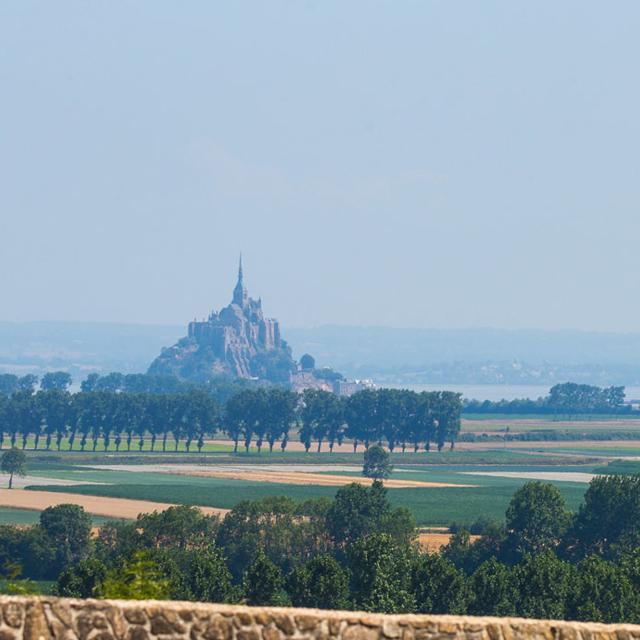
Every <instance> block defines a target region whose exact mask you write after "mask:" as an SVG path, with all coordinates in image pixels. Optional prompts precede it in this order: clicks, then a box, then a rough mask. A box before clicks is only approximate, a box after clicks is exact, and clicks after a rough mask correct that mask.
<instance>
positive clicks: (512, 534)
mask: <svg viewBox="0 0 640 640" xmlns="http://www.w3.org/2000/svg"><path fill="white" fill-rule="evenodd" d="M505 517H506V526H507V533H508V537H507V542H508V545H509V550H510V552H511V553H513V555H514V557H515V558H520V557H522V556H523V555H524V554H526V553H533V554H537V553H543V552H545V551H551V550H553V549H555V548H556V547H557V546H558V545H559V544H560V541H561V539H562V537H563V535H564V534H565V532H566V530H567V527H568V525H569V521H570V514H569V511H568V510H567V505H566V502H565V500H564V497H563V496H562V494H561V493H560V491H559V490H558V488H557V487H555V486H554V485H552V484H549V483H544V482H537V481H534V482H527V483H526V484H525V485H523V486H522V488H521V489H519V490H518V491H516V493H515V494H514V496H513V498H512V499H511V502H510V503H509V506H508V508H507V512H506V514H505Z"/></svg>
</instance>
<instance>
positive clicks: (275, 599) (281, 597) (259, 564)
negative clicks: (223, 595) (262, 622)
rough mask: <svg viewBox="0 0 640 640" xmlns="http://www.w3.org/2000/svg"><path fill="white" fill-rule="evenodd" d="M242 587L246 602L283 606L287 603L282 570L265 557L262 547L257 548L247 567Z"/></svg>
mask: <svg viewBox="0 0 640 640" xmlns="http://www.w3.org/2000/svg"><path fill="white" fill-rule="evenodd" d="M243 589H244V595H245V598H246V600H247V603H248V604H252V605H271V606H283V605H286V604H287V603H288V596H287V594H286V592H285V591H284V578H283V575H282V571H280V569H279V568H278V567H277V566H276V565H275V564H274V563H273V562H271V560H269V558H267V556H266V555H265V554H264V551H262V549H260V550H258V552H257V554H256V556H255V558H254V560H253V562H252V563H251V564H250V565H249V567H248V568H247V571H246V573H245V575H244V580H243Z"/></svg>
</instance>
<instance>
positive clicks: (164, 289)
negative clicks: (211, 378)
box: [0, 0, 640, 330]
mask: <svg viewBox="0 0 640 640" xmlns="http://www.w3.org/2000/svg"><path fill="white" fill-rule="evenodd" d="M639 32H640V3H638V2H622V1H620V2H612V3H603V2H585V1H583V0H581V1H575V2H569V1H565V0H563V1H562V2H555V1H548V2H526V3H525V2H514V1H513V0H505V1H504V2H490V1H487V0H485V1H483V2H475V1H468V2H456V1H452V0H443V1H441V2H435V1H431V2H429V1H426V0H420V1H416V2H411V1H408V0H407V1H400V0H392V1H389V2H374V1H373V0H366V1H362V2H359V1H354V0H350V1H348V2H344V1H335V2H331V1H329V0H318V1H317V2H303V1H297V2H294V1H288V2H281V1H275V0H269V1H268V2H257V1H256V2H209V1H206V2H204V1H203V2H196V1H190V2H175V1H172V2H162V1H159V0H148V1H147V2H142V1H136V2H118V1H114V2H111V1H106V0H105V1H102V2H98V1H97V0H96V1H93V2H85V1H81V2H70V1H66V2H65V1H58V2H50V1H47V0H43V1H41V2H30V1H28V0H14V1H12V0H4V1H3V2H2V3H0V234H1V236H0V247H1V248H0V320H116V321H132V322H157V323H176V322H186V321H187V320H189V319H191V318H192V317H193V316H194V315H198V316H201V315H204V314H205V313H207V312H208V311H209V309H210V308H211V307H214V306H215V307H219V306H222V305H223V304H226V303H227V302H228V300H229V299H230V295H231V289H232V287H233V284H234V278H235V269H236V261H237V256H238V252H239V251H240V250H242V251H243V254H244V256H245V267H246V269H245V272H246V282H247V285H248V287H249V290H250V293H252V294H255V295H262V297H263V299H264V301H265V307H266V311H267V312H268V313H269V314H271V315H275V316H277V317H279V318H280V319H281V320H282V321H283V322H284V323H285V324H288V325H312V324H322V323H340V324H377V325H394V326H421V327H459V326H479V325H492V326H497V327H541V328H546V327H549V328H555V327H578V328H589V329H613V330H640V295H638V293H639V292H638V284H639V280H640V237H639V236H640V234H639V233H638V231H639V230H640V175H639V174H640V170H639V168H640V158H639V155H640V82H639V81H638V73H639V72H638V61H639V60H640V38H639V37H638V33H639Z"/></svg>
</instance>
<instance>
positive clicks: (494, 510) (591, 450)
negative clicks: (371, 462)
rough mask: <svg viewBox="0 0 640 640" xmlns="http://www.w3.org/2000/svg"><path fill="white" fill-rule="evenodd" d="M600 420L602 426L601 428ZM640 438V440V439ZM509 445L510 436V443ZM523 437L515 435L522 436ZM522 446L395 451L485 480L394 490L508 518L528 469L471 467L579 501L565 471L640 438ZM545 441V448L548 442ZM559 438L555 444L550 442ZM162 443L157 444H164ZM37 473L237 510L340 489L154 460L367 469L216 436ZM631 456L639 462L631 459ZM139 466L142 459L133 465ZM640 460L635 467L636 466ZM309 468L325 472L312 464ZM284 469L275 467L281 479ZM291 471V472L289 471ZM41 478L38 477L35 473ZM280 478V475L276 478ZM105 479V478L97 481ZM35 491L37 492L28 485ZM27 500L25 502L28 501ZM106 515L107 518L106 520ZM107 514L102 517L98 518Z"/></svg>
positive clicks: (423, 466)
mask: <svg viewBox="0 0 640 640" xmlns="http://www.w3.org/2000/svg"><path fill="white" fill-rule="evenodd" d="M599 428H600V427H599ZM639 440H640V438H639ZM508 444H509V443H508ZM514 444H515V443H514ZM517 444H518V445H519V446H518V447H515V446H514V447H513V448H509V446H507V448H504V447H503V446H502V444H500V443H498V444H497V445H494V446H493V447H490V446H488V447H485V448H482V449H478V448H469V449H463V448H462V447H460V448H456V449H455V450H453V451H450V450H448V449H447V450H443V451H442V452H437V451H431V452H428V453H427V452H424V451H421V452H418V453H414V452H413V451H411V452H407V453H404V454H402V453H399V452H396V453H393V454H392V462H393V464H394V466H395V467H396V472H395V473H394V474H393V476H392V477H393V478H395V479H405V480H412V481H420V482H430V483H450V484H467V485H477V486H473V487H438V488H433V487H428V488H427V487H419V488H392V489H389V498H390V500H391V502H392V503H393V504H394V505H396V506H404V507H407V508H408V509H410V510H411V512H412V513H413V514H414V516H415V518H416V520H417V522H418V524H419V525H421V526H447V525H449V524H450V523H451V522H453V521H455V522H459V523H462V522H467V523H469V522H473V521H475V520H477V519H478V518H481V517H482V518H495V519H502V518H503V516H504V511H505V509H506V506H507V504H508V502H509V500H510V499H511V496H512V495H513V493H514V492H515V491H516V490H517V489H518V488H519V487H520V486H522V484H523V483H524V482H525V481H526V480H525V479H523V478H518V477H494V476H484V475H467V473H468V472H478V471H480V472H495V473H498V472H504V471H509V472H510V473H514V472H515V473H533V474H536V473H542V474H544V475H543V477H549V476H548V474H549V473H552V474H553V476H552V482H553V483H554V484H555V485H556V486H558V488H559V489H560V491H561V492H562V493H563V495H564V496H565V498H566V500H567V502H568V504H569V506H570V508H572V509H575V508H577V507H578V505H579V504H580V501H581V499H582V496H583V494H584V492H585V490H586V488H587V484H585V483H578V482H571V481H567V479H566V478H563V474H564V473H575V472H579V473H591V472H593V471H594V469H598V470H599V471H600V472H602V469H606V464H607V463H608V462H609V461H610V460H611V459H612V458H614V457H619V458H625V457H629V456H633V455H638V456H640V445H638V446H637V447H636V445H635V443H634V445H633V446H630V445H629V444H628V443H624V442H618V443H611V445H612V446H609V445H610V443H599V445H598V446H596V445H594V444H593V443H588V445H586V444H583V443H577V442H575V441H573V442H553V443H540V444H537V443H526V446H524V447H523V446H522V445H523V444H524V443H517ZM543 445H544V446H543ZM550 445H552V446H550ZM156 449H157V447H156ZM27 455H28V459H27V471H28V474H29V476H31V477H33V476H37V477H39V478H42V482H38V481H34V483H33V484H32V485H31V486H30V488H31V489H36V488H37V489H41V490H44V491H49V492H58V493H65V494H69V495H71V494H82V495H84V496H97V497H99V496H103V497H112V498H122V499H129V500H146V501H149V502H151V503H183V504H191V505H199V506H209V507H217V508H226V509H228V508H232V507H234V506H235V505H236V504H237V503H238V502H240V501H241V500H257V499H261V498H264V497H268V496H277V495H286V496H289V497H291V498H293V499H294V500H299V501H302V500H307V499H310V498H321V497H327V498H330V497H332V496H333V495H335V492H336V491H337V489H338V488H337V487H335V486H318V485H316V484H307V485H300V484H294V483H293V482H290V481H287V482H286V483H285V482H277V481H270V482H260V481H256V480H255V478H256V477H257V476H254V479H253V480H252V479H251V477H250V475H251V474H250V473H247V474H246V475H245V476H244V477H243V478H242V479H235V477H234V478H230V477H198V476H193V475H188V473H189V470H188V468H187V466H186V465H185V467H184V469H181V470H180V471H174V472H164V473H163V472H161V468H160V467H157V468H156V467H154V465H160V464H163V465H165V468H166V465H167V464H168V463H171V464H181V463H188V465H189V467H191V468H192V467H193V465H194V464H204V465H206V466H205V467H204V469H220V468H222V469H224V465H225V464H226V465H231V464H232V465H233V466H234V467H235V468H238V467H240V468H242V467H245V466H246V467H247V470H248V471H250V468H251V467H252V466H253V465H256V464H259V465H260V467H261V473H263V474H264V473H272V472H273V473H274V474H275V473H277V471H278V468H276V467H273V470H272V471H271V470H269V466H270V465H276V464H277V465H292V466H293V465H297V466H298V467H303V470H304V467H305V466H306V465H312V464H316V465H317V464H321V465H325V466H326V465H343V466H344V465H349V466H351V467H352V469H353V470H344V469H342V470H339V472H338V471H331V470H323V471H321V473H325V474H333V475H335V474H337V473H339V474H340V475H342V476H345V481H346V480H347V479H348V478H349V477H354V476H358V477H360V475H359V473H358V471H357V468H358V467H360V466H361V465H362V460H363V451H362V448H360V450H359V451H358V452H357V453H353V452H341V453H333V454H330V453H328V452H323V453H316V452H310V453H304V452H300V451H285V452H282V451H280V450H279V449H277V450H274V451H273V453H269V451H268V450H264V449H263V451H262V453H260V454H258V453H257V452H256V451H251V452H249V453H244V452H239V453H237V454H233V453H232V452H231V451H230V450H229V447H228V446H227V445H225V444H215V443H212V444H211V445H210V448H209V449H207V450H206V451H204V452H203V453H202V454H199V453H198V452H197V450H196V449H192V452H191V453H189V454H185V453H174V452H173V451H168V452H167V453H166V454H162V453H161V452H158V451H157V450H156V452H155V453H151V452H148V451H143V452H139V451H137V450H135V451H134V450H132V451H131V452H130V453H126V452H122V451H121V452H120V453H118V454H116V453H114V452H104V451H101V450H100V449H98V450H97V451H96V452H95V453H94V452H92V451H90V450H89V451H85V452H82V453H81V452H80V451H73V452H57V451H50V452H44V451H42V450H40V451H35V452H34V451H28V452H27ZM627 462H628V463H631V462H632V461H630V460H629V461H627ZM118 464H119V465H125V464H128V465H145V467H147V468H148V470H145V471H141V470H139V469H138V470H126V469H118V468H108V467H107V465H118ZM133 468H135V467H133ZM634 468H635V467H634ZM308 470H309V471H313V472H314V473H315V472H316V471H315V470H313V469H312V468H310V467H309V468H308ZM275 477H276V476H275V475H274V478H275ZM282 477H284V476H282ZM48 479H52V480H53V479H55V480H56V481H57V482H60V481H75V482H80V483H81V484H79V485H74V486H60V485H59V484H58V485H55V486H54V485H52V484H51V481H48ZM34 480H35V479H34ZM270 480H271V479H270ZM89 483H100V484H89ZM26 493H28V492H26ZM19 506H22V505H21V504H19ZM37 517H38V514H37V512H35V511H25V510H23V509H15V508H12V509H9V508H0V523H2V522H15V523H19V524H28V523H30V522H34V521H35V520H36V519H37ZM102 520H104V519H102ZM99 521H100V519H98V518H96V522H99Z"/></svg>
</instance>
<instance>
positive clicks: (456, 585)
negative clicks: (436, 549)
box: [411, 553, 468, 614]
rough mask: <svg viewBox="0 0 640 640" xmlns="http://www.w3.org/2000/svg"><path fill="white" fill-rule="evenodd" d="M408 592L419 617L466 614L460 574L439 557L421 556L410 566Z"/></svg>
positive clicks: (465, 601)
mask: <svg viewBox="0 0 640 640" xmlns="http://www.w3.org/2000/svg"><path fill="white" fill-rule="evenodd" d="M411 589H412V592H413V593H414V594H415V600H416V608H417V611H419V612H420V613H455V614H463V613H466V610H467V598H468V596H467V585H466V582H465V577H464V574H463V573H462V572H461V571H459V570H458V569H456V568H455V566H454V565H453V564H452V563H451V562H449V561H448V560H447V559H446V558H443V557H442V556H441V555H440V554H435V553H434V554H423V555H421V556H420V557H419V558H418V559H417V561H416V562H414V565H413V568H412V570H411Z"/></svg>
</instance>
